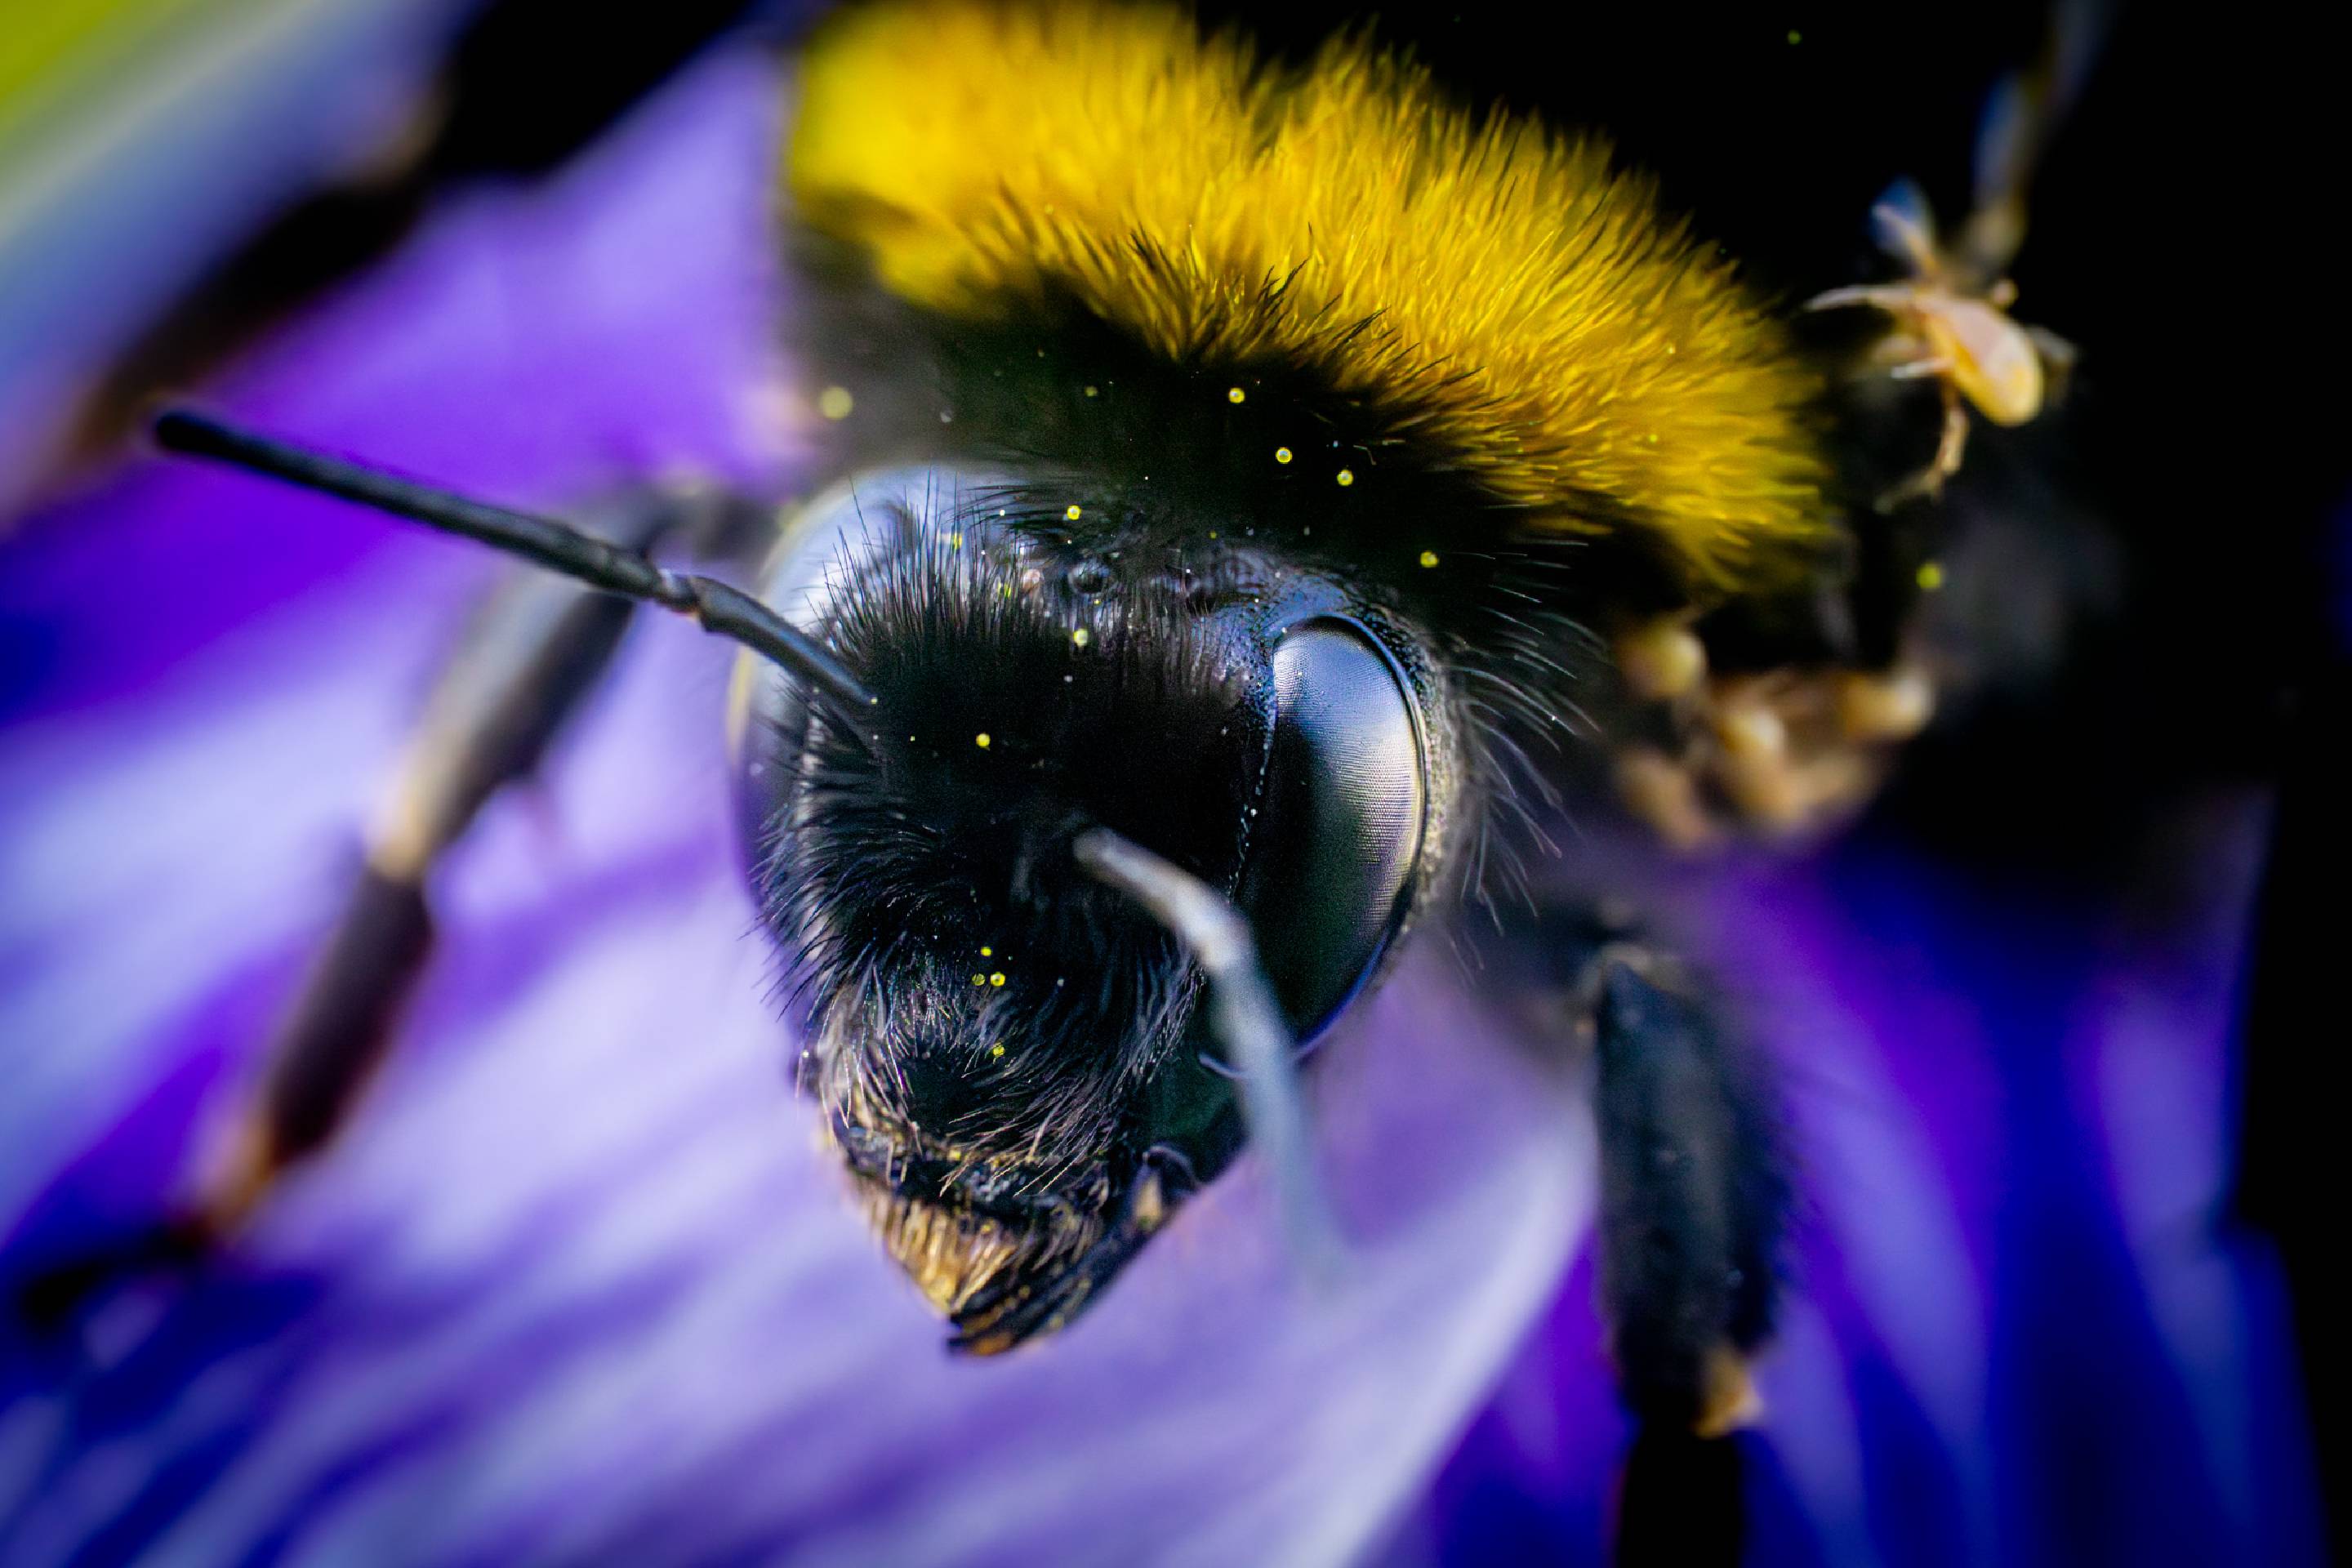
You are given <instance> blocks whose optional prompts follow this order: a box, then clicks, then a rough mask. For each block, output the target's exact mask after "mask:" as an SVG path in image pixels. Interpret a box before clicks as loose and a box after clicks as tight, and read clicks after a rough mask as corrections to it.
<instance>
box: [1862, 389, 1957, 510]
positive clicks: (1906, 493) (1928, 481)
mask: <svg viewBox="0 0 2352 1568" xmlns="http://www.w3.org/2000/svg"><path fill="white" fill-rule="evenodd" d="M1943 394H1944V432H1943V435H1942V437H1940V438H1938V439H1937V443H1936V455H1935V457H1934V458H1931V459H1930V460H1929V461H1928V464H1927V467H1926V468H1922V469H1920V470H1919V472H1918V473H1916V474H1915V475H1913V476H1912V477H1911V478H1910V479H1906V480H1904V481H1903V483H1901V484H1899V485H1897V486H1895V488H1894V489H1891V490H1889V491H1887V492H1886V493H1885V495H1883V496H1881V497H1879V498H1878V510H1880V511H1893V510H1895V508H1896V507H1898V506H1900V505H1902V504H1903V503H1904V502H1905V501H1907V500H1913V499H1915V498H1921V497H1924V498H1925V499H1927V500H1935V499H1936V498H1937V497H1938V496H1940V495H1942V494H1943V493H1944V481H1945V480H1946V479H1950V478H1951V477H1952V476H1953V475H1954V474H1957V473H1958V472H1959V471H1960V454H1961V453H1962V452H1963V451H1964V450H1966V449H1967V447H1968V442H1969V405H1968V404H1967V403H1966V402H1965V401H1964V400H1963V399H1962V398H1961V396H1960V392H1959V388H1958V387H1956V386H1954V385H1953V384H1951V383H1950V382H1948V381H1947V382H1945V383H1944V384H1943Z"/></svg>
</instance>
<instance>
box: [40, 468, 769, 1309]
mask: <svg viewBox="0 0 2352 1568" xmlns="http://www.w3.org/2000/svg"><path fill="white" fill-rule="evenodd" d="M740 525H741V520H740V517H739V516H738V515H736V514H734V513H731V512H730V513H725V514H722V513H721V512H720V511H719V510H716V509H715V508H714V507H713V505H712V504H711V503H709V501H706V500H703V499H702V498H699V497H678V498H672V497H667V496H665V497H659V498H641V499H639V500H636V501H635V502H634V503H632V505H630V506H629V507H627V508H625V509H616V518H615V525H614V526H613V527H612V528H611V529H610V530H609V536H610V537H611V538H612V539H613V541H614V542H615V543H619V544H623V545H625V546H626V547H629V548H632V549H637V550H644V549H648V548H650V547H651V546H652V544H653V543H654V542H656V540H659V539H661V538H663V537H664V536H665V535H670V536H677V535H686V536H688V538H689V539H690V540H691V541H692V542H715V541H716V542H723V539H724V537H725V531H726V530H730V529H733V528H737V527H740ZM634 610H635V605H634V604H633V603H631V602H630V601H628V600H625V599H620V598H614V597H611V596H608V595H599V594H591V593H585V592H583V591H582V590H580V589H578V588H576V587H574V586H572V585H571V584H567V583H564V582H562V581H561V580H559V579H556V578H552V577H548V576H545V575H542V574H539V573H535V572H518V573H516V574H514V576H513V577H512V578H511V579H509V581H508V582H506V583H505V584H502V585H501V586H500V587H499V590H498V591H496V592H495V593H494V594H493V595H491V596H490V598H489V599H488V602H487V603H486V604H485V605H483V607H482V609H481V611H480V612H479V614H478V616H477V617H476V619H475V622H474V624H473V626H471V628H470V629H469V631H468V632H467V635H466V637H464V638H463V639H462V640H461V641H460V643H459V644H458V646H457V649H456V650H455V652H454V654H453V656H452V657H451V658H450V660H449V663H448V665H447V668H446V670H445V672H444V674H443V676H442V679H441V680H440V682H439V683H438V685H437V686H436V689H434V691H433V693H432V695H431V697H430V698H429V699H428V700H427V702H426V705H425V712H424V715H423V717H422V719H421V721H419V723H418V725H417V727H416V729H415V732H414V734H413V737H412V739H411V741H410V742H409V746H408V750H407V753H406V755H405V756H404V759H403V760H402V763H401V764H400V771H399V774H398V778H397V782H396V785H395V788H394V791H393V795H392V797H391V801H390V804H389V805H388V807H387V809H386V810H385V811H384V813H383V816H381V817H379V818H378V819H377V821H376V822H375V823H374V824H373V826H371V827H370V829H369V831H368V833H367V836H366V855H365V860H364V863H363V864H362V867H361V868H360V871H359V874H358V876H357V877H356V878H355V879H353V881H352V887H351V890H350V891H349V892H348V893H347V894H346V895H345V898H344V901H343V908H342V912H341V915H340V916H339V917H338V919H337V921H336V924H335V927H334V930H333V932H332V934H331V936H330V937H329V938H328V940H327V942H326V945H325V947H324V949H323V950H322V951H321V952H320V955H319V957H318V959H317V961H316V962H315V963H314V964H313V966H312V968H311V970H310V974H309V976H308V978H307V979H306V980H305V982H304V984H303V986H302V989H301V992H300V994H299V996H298V998H297V999H296V1001H295V1003H294V1005H293V1006H292V1007H291V1008H290V1009H289V1012H288V1013H287V1014H286V1016H285V1017H284V1019H283V1020H282V1021H281V1023H280V1024H279V1026H278V1030H277V1032H276V1035H275V1037H274V1038H273V1039H272V1040H271V1041H270V1043H269V1046H268V1049H267V1051H266V1053H265V1061H266V1066H265V1067H264V1068H263V1070H262V1076H261V1079H260V1082H259V1084H258V1085H257V1087H256V1088H255V1089H253V1090H252V1091H251V1092H250V1094H249V1097H248V1100H247V1103H246V1104H245V1105H244V1106H242V1107H241V1108H240V1109H239V1110H238V1112H237V1114H236V1120H235V1122H234V1123H233V1127H232V1131H231V1134H230V1137H229V1140H228V1142H227V1144H226V1152H225V1157H224V1158H222V1159H220V1160H219V1161H217V1162H216V1163H214V1164H213V1165H212V1167H211V1168H210V1169H209V1170H208V1171H206V1172H205V1173H204V1175H203V1177H202V1179H201V1182H200V1184H199V1186H198V1189H197V1191H196V1193H195V1194H194V1198H193V1200H192V1201H191V1202H190V1203H189V1204H188V1205H186V1206H185V1207H184V1209H183V1210H182V1211H181V1212H180V1213H178V1214H176V1215H173V1216H172V1217H170V1218H169V1219H166V1220H164V1221H162V1222H160V1223H158V1224H157V1225H155V1226H152V1227H150V1228H149V1229H147V1230H145V1231H143V1232H141V1233H137V1234H133V1235H131V1236H127V1237H120V1238H117V1239H115V1240H113V1241H111V1242H110V1243H108V1244H107V1245H105V1246H102V1247H96V1248H93V1249H92V1250H91V1251H90V1252H89V1253H88V1254H87V1255H85V1256H83V1257H80V1258H74V1259H71V1260H69V1261H68V1262H66V1263H65V1264H63V1265H61V1266H58V1267H56V1268H51V1269H49V1270H47V1271H46V1272H44V1273H43V1274H41V1275H40V1276H38V1277H37V1279H34V1280H33V1281H32V1282H31V1283H30V1285H28V1286H27V1287H26V1288H25V1289H23V1290H22V1291H21V1293H20V1305H21V1307H22V1308H23V1310H24V1312H25V1315H26V1317H27V1318H29V1319H31V1320H32V1321H36V1322H47V1323H50V1324H56V1323H58V1322H60V1321H63V1320H65V1319H66V1318H68V1317H69V1316H70V1315H71V1314H72V1313H73V1312H75V1311H76V1310H78V1309H79V1307H80V1306H81V1305H82V1304H83V1303H84V1302H85V1301H86V1300H88V1299H89V1297H90V1296H92V1295H93V1294H95V1293H97V1292H99V1291H100V1290H102V1289H105V1288H106V1287H107V1286H108V1285H109V1284H110V1283H111V1282H113V1281H115V1280H118V1279H121V1278H123V1277H125V1276H127V1275H136V1274H141V1273H147V1272H152V1271H154V1270H156V1269H159V1268H168V1267H174V1266H184V1265H186V1264H189V1263H193V1262H196V1261H199V1260H201V1259H202V1258H204V1257H205V1254H206V1253H207V1252H208V1251H210V1250H211V1248H212V1247H214V1246H215V1245H216V1244H217V1243H218V1241H219V1240H220V1238H221V1237H224V1236H225V1235H226V1234H227V1233H229V1232H230V1231H232V1230H233V1229H234V1228H235V1227H236V1225H237V1224H238V1223H239V1222H240V1221H241V1220H243V1219H244V1218H245V1216H246V1215H248V1214H249V1213H251V1212H252V1210H253V1209H254V1207H255V1205H257V1204H258V1203H259V1202H260V1201H261V1200H262V1198H263V1197H264V1196H265V1195H266V1194H268V1191H269V1190H270V1188H271V1186H272V1184H274V1183H276V1182H277V1180H278V1178H279V1177H280V1176H281V1175H282V1174H284V1173H286V1172H287V1171H288V1170H289V1168H291V1167H292V1166H294V1165H296V1164H298V1163H299V1162H301V1161H303V1160H305V1159H307V1158H309V1157H310V1156H311V1155H313V1154H315V1153H317V1152H319V1151H320V1149H322V1148H324V1147H325V1146H326V1145H327V1144H328V1143H329V1142H330V1141H331V1140H332V1138H333V1137H334V1135H335V1133H336V1132H337V1131H339V1130H340V1129H341V1127H342V1126H343V1125H344V1123H345V1122H346V1121H348V1120H349V1118H350V1116H351V1114H352V1110H353V1108H354V1107H355V1106H356V1105H357V1104H358V1102H359V1100H360V1097H361V1095H362V1091H363V1090H364V1089H365V1088H366V1086H367V1084H368V1081H369V1080H370V1079H371V1078H372V1077H373V1075H374V1073H375V1070H376V1069H377V1068H378V1067H379V1066H381V1065H382V1063H383V1058H384V1057H385V1055H386V1053H387V1052H388V1050H389V1048H390V1047H391V1044H392V1040H393V1038H394V1029H395V1026H396V1024H397V1022H398V1019H399V1016H400V1014H401V1012H402V1010H403V1008H404V1005H405V1004H406V1003H407V1001H408V999H409V997H410V995H411V994H412V993H413V992H414V991H415V986H416V984H417V981H418V979H419V977H420V976H421V975H422V973H424V969H425V960H426V957H427V955H428V954H429V952H431V949H432V946H433V920H432V915H431V912H430V910H429V909H428V907H427V901H426V894H425V884H426V881H427V879H428V878H429V876H430V874H431V873H432V871H433V870H434V868H435V867H436V865H437V864H438V863H439V861H440V858H441V857H442V856H443V854H444V853H445V852H446V850H448V848H449V847H451V846H452V845H454V844H456V843H457V841H458V840H459V839H460V838H461V837H463V836H464V834H465V833H466V831H467V828H468V827H469V826H471V825H472V823H473V821H474V818H475V817H476V816H477V815H478V813H479V812H480V810H481V808H482V806H483V805H484V804H485V803H486V802H488V800H489V798H490V797H491V796H492V795H495V794H497V793H498V792H499V790H500V789H502V788H504V787H505V786H506V785H507V784H511V783H514V782H516V781H517V780H520V779H522V778H525V777H527V776H529V775H530V773H533V772H534V771H535V770H536V769H537V768H538V766H539V764H540V762H541V758H543V757H544V756H545V755H546V752H547V749H548V747H549V745H550V744H551V742H553V740H554V738H555V736H556V734H557V732H558V731H560V730H561V729H562V726H563V724H564V722H565V721H567V720H568V719H569V718H570V717H571V716H572V714H573V713H574V712H575V711H576V710H578V709H579V707H580V706H581V703H582V701H583V699H584V698H585V697H586V696H587V695H588V693H589V692H590V691H592V690H593V689H594V688H595V686H596V684H597V682H598V680H599V679H600V678H601V677H602V676H603V675H604V671H605V670H606V668H608V667H609V666H610V664H611V661H612V658H613V655H614V650H615V649H616V648H617V647H618V646H619V643H620V639H621V636H622V634H623V632H624V631H625V630H626V629H627V626H628V624H629V619H630V616H631V615H632V613H633V612H634Z"/></svg>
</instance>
